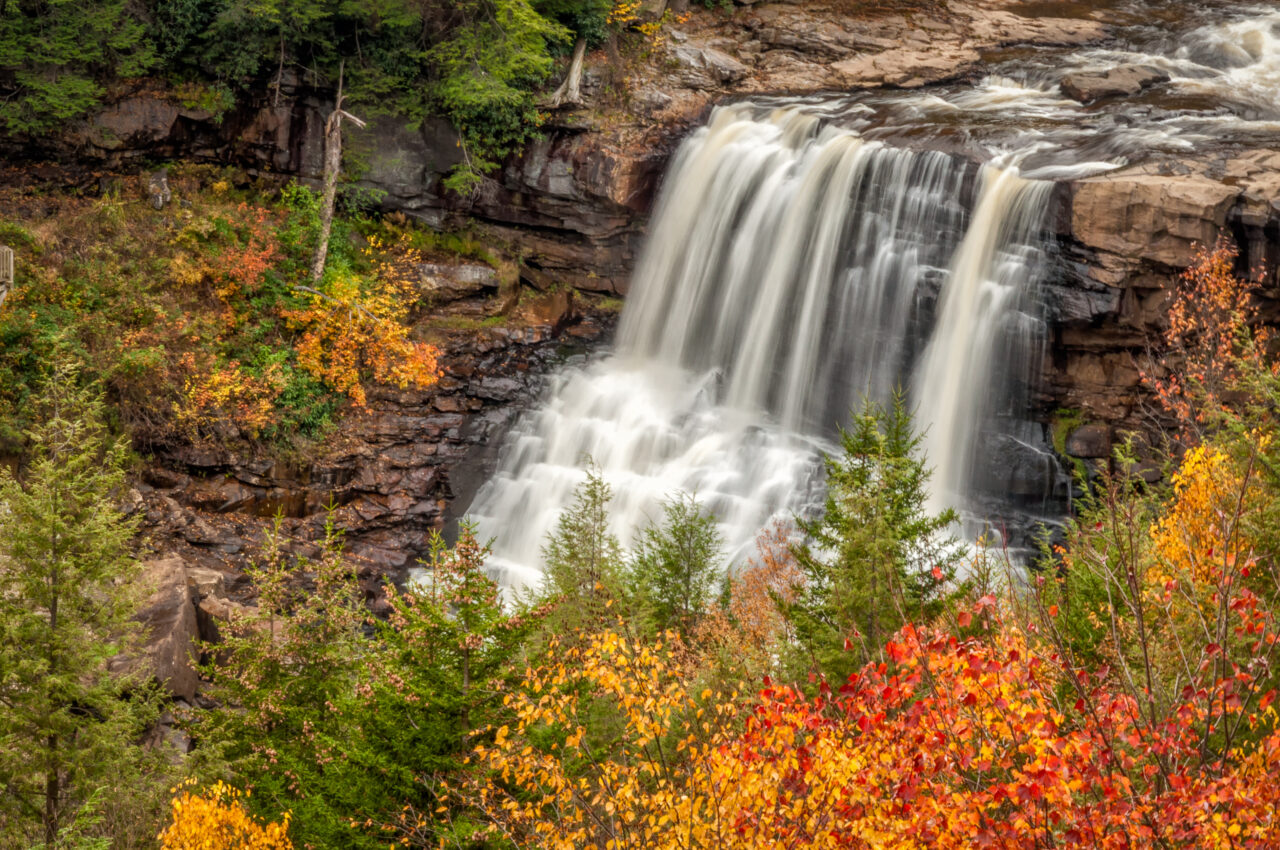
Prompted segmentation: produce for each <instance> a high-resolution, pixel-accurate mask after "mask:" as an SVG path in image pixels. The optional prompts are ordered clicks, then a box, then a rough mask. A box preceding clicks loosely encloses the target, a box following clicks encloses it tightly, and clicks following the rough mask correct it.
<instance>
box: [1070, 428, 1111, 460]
mask: <svg viewBox="0 0 1280 850" xmlns="http://www.w3.org/2000/svg"><path fill="white" fill-rule="evenodd" d="M1066 451H1067V454H1069V455H1071V456H1072V457H1080V458H1091V459H1092V458H1109V457H1111V429H1110V428H1109V427H1107V426H1106V425H1102V424H1099V423H1091V424H1088V425H1081V426H1080V427H1079V428H1077V429H1075V430H1074V431H1072V432H1071V433H1070V434H1068V435H1067V440H1066Z"/></svg>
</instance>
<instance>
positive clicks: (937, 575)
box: [933, 567, 943, 581]
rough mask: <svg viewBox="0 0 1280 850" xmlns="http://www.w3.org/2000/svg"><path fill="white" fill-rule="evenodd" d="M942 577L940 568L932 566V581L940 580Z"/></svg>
mask: <svg viewBox="0 0 1280 850" xmlns="http://www.w3.org/2000/svg"><path fill="white" fill-rule="evenodd" d="M942 579H943V575H942V568H941V567H934V568H933V580H934V581H942Z"/></svg>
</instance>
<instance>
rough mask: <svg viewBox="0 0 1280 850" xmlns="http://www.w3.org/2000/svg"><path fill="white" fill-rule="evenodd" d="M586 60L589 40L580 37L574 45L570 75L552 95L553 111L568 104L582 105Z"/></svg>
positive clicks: (566, 76)
mask: <svg viewBox="0 0 1280 850" xmlns="http://www.w3.org/2000/svg"><path fill="white" fill-rule="evenodd" d="M586 58H587V40H586V39H585V38H583V37H582V36H578V40H577V41H576V42H574V45H573V60H572V61H570V62H569V73H568V74H566V75H565V78H564V82H563V83H561V84H560V88H558V89H556V90H555V92H554V93H553V94H552V95H551V100H550V102H549V105H550V106H551V108H552V109H555V108H557V107H561V106H564V105H565V104H567V103H569V104H574V105H578V104H581V103H582V66H583V62H584V60H585V59H586Z"/></svg>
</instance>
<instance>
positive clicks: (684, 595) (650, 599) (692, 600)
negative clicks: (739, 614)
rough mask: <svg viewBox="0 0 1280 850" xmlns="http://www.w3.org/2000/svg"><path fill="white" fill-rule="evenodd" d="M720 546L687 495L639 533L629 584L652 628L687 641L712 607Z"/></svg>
mask: <svg viewBox="0 0 1280 850" xmlns="http://www.w3.org/2000/svg"><path fill="white" fill-rule="evenodd" d="M723 544H724V541H723V539H722V538H721V536H720V530H719V529H718V528H717V527H716V520H715V517H714V516H712V515H711V514H709V513H704V512H703V510H702V507H701V505H699V504H698V501H697V499H696V498H695V497H694V496H691V495H688V494H680V495H677V496H675V497H673V498H671V499H669V500H668V501H667V502H666V504H664V505H663V514H662V521H661V523H660V524H656V525H650V526H648V527H647V528H644V529H642V530H641V531H640V533H639V534H638V535H637V536H636V542H635V546H634V547H633V554H632V561H631V569H630V578H631V584H632V587H633V588H634V589H635V593H636V595H637V596H638V597H639V599H640V600H641V605H642V606H643V607H644V608H645V609H646V613H647V614H648V616H649V619H650V620H651V621H652V625H653V626H654V627H655V628H657V629H658V630H659V631H661V630H664V629H675V630H676V631H678V632H680V634H681V636H683V637H686V638H687V637H688V636H689V634H690V633H691V632H692V630H693V628H694V626H695V625H696V624H697V622H698V620H699V618H701V617H702V616H703V615H704V614H705V613H706V612H707V609H708V607H709V606H710V604H711V602H712V595H713V590H714V587H715V584H716V579H717V578H718V577H719V575H720V573H721V572H722V569H721V568H722V564H721V558H722V551H721V550H722V547H723Z"/></svg>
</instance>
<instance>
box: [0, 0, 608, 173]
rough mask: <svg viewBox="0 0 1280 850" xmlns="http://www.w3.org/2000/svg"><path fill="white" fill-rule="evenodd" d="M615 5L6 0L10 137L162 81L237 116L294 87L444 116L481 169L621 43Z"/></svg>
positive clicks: (449, 0)
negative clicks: (563, 64) (591, 51)
mask: <svg viewBox="0 0 1280 850" xmlns="http://www.w3.org/2000/svg"><path fill="white" fill-rule="evenodd" d="M611 11H612V7H611V4H610V3H609V2H608V1H607V0H146V2H144V3H137V4H132V3H125V2H124V0H6V2H5V3H4V4H3V5H0V132H4V133H6V134H10V135H15V134H38V133H44V132H49V131H51V130H55V129H56V128H58V127H59V126H61V125H62V124H64V123H65V122H67V121H70V120H73V119H76V118H79V117H82V116H83V115H85V114H86V113H87V112H88V111H90V110H91V109H93V107H94V106H96V105H97V104H99V103H100V102H102V101H103V99H104V97H106V96H107V94H108V92H109V89H110V87H111V86H112V85H113V84H114V83H117V82H119V81H121V80H124V79H129V78H136V77H140V76H144V75H146V76H151V77H155V78H159V79H161V80H164V81H166V82H169V83H171V84H173V85H174V86H177V87H185V89H184V90H185V91H187V92H188V93H190V94H191V96H192V98H193V99H194V100H197V101H199V102H200V104H201V105H202V106H206V107H213V111H217V110H218V109H219V108H223V109H225V108H226V107H228V106H230V105H231V104H233V103H234V102H235V101H236V99H237V98H241V97H244V96H247V95H253V94H257V95H272V94H274V93H275V92H277V91H278V89H279V88H280V87H281V85H282V84H283V82H284V81H285V80H286V79H301V80H302V81H303V82H304V83H306V84H309V85H314V86H316V87H318V88H333V87H335V86H336V85H337V82H338V79H339V75H340V74H341V76H342V77H343V79H344V85H345V90H346V92H347V97H348V101H349V102H351V103H353V104H362V103H363V104H374V103H376V104H377V105H378V107H379V108H380V109H389V110H391V111H394V112H396V113H398V114H401V115H403V116H405V117H407V118H409V119H410V120H420V119H422V118H423V117H425V116H428V115H443V116H444V117H446V118H448V119H449V120H450V121H451V122H452V123H453V124H454V125H455V126H456V127H457V128H458V130H459V131H460V133H461V135H462V137H463V140H464V144H465V145H466V146H467V147H468V148H469V150H468V156H469V157H471V158H472V160H473V167H476V168H477V170H483V168H484V166H486V165H490V164H491V163H492V161H493V159H494V158H496V157H500V156H501V155H503V154H505V153H506V152H507V151H509V150H511V149H512V148H513V147H515V146H517V145H519V144H520V143H522V142H523V141H525V140H526V139H527V138H528V137H529V136H530V134H532V133H533V132H535V131H536V129H537V126H538V123H539V120H540V119H539V114H538V110H537V108H536V99H535V95H536V93H537V92H538V91H539V89H540V88H541V86H542V85H543V84H544V83H545V82H546V81H547V79H548V77H549V76H550V75H551V73H552V71H553V69H554V64H555V59H556V57H558V56H560V55H562V54H564V53H566V52H567V51H568V49H569V48H570V47H571V46H572V44H573V41H574V39H575V37H576V36H579V35H580V36H582V37H583V38H585V39H587V40H589V41H591V42H598V41H600V40H601V39H602V38H603V37H604V36H605V34H607V33H608V32H609V27H610V26H617V21H614V22H613V23H611V22H610V12H611Z"/></svg>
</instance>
